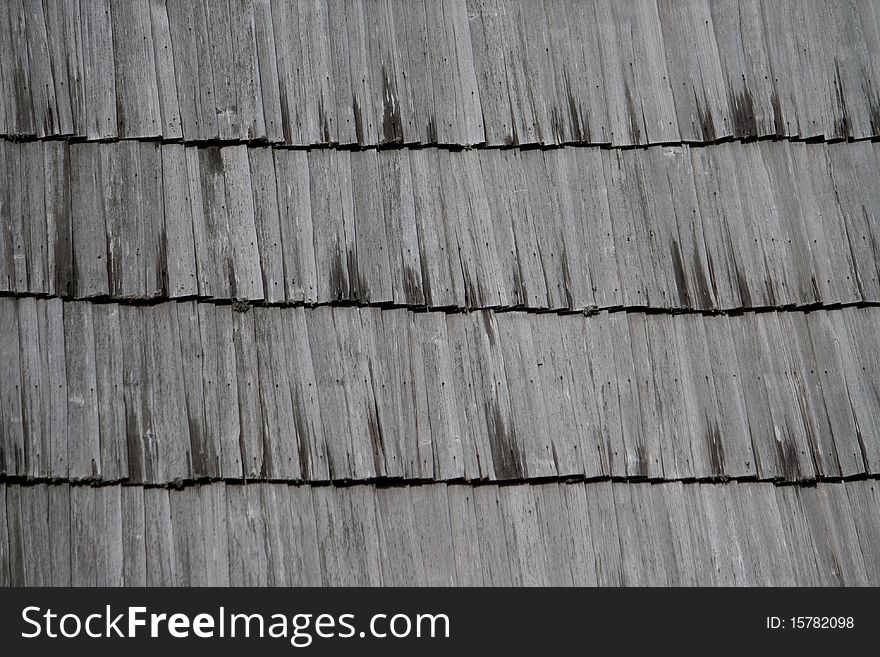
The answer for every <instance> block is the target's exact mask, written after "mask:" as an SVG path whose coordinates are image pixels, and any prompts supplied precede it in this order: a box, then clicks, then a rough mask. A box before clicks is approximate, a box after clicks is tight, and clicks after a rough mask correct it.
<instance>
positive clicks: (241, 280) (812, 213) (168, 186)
mask: <svg viewBox="0 0 880 657" xmlns="http://www.w3.org/2000/svg"><path fill="white" fill-rule="evenodd" d="M878 152H880V151H878V149H877V148H875V147H874V146H873V145H872V144H871V143H870V142H867V141H863V142H854V143H852V142H843V143H835V144H803V143H789V142H785V141H782V142H758V143H749V144H739V143H725V144H718V145H712V146H706V147H687V146H683V147H663V146H657V147H651V148H648V149H630V150H605V149H594V148H582V147H565V148H559V149H550V150H546V151H541V150H520V149H515V150H496V149H490V150H482V151H459V152H454V151H448V150H439V149H409V148H404V149H399V150H394V151H378V152H377V151H375V150H366V151H359V152H347V151H338V150H326V149H323V150H322V149H319V150H313V151H309V152H303V151H292V150H282V149H274V148H270V147H267V146H256V147H245V146H225V147H217V146H212V147H185V146H181V145H178V144H165V145H159V144H156V143H148V142H135V141H128V142H121V143H100V144H95V143H85V144H73V145H68V144H67V143H65V142H46V143H39V142H31V143H22V144H18V143H11V142H5V141H0V179H5V180H6V181H7V185H6V186H5V187H2V188H0V221H2V224H0V225H2V229H0V247H2V248H0V292H15V293H30V294H39V295H43V294H49V295H58V296H63V297H73V298H91V297H109V298H111V299H129V298H133V299H146V298H181V297H201V298H215V299H230V298H233V297H234V298H244V299H250V300H266V301H269V302H273V303H275V302H296V303H299V302H305V303H327V302H332V301H355V302H358V303H365V304H395V305H408V306H427V307H429V308H437V307H455V308H470V309H477V308H508V307H526V308H533V309H555V310H559V309H564V310H575V311H579V310H583V309H586V308H590V307H598V308H614V307H621V306H622V307H628V308H634V307H645V308H652V309H699V310H719V309H728V310H729V309H739V308H775V307H789V306H812V305H833V304H849V303H856V302H863V301H869V302H877V301H880V259H878V256H877V248H878V247H877V245H878V244H880V218H878V213H880V186H878V185H877V181H878V180H880V162H878V158H877V154H878Z"/></svg>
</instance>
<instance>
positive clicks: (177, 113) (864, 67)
mask: <svg viewBox="0 0 880 657" xmlns="http://www.w3.org/2000/svg"><path fill="white" fill-rule="evenodd" d="M878 15H880V10H878V8H877V3H876V2H872V0H857V1H856V2H826V1H824V0H806V1H803V2H778V1H777V0H731V1H729V2H712V1H710V0H688V1H687V2H679V1H678V0H631V1H627V2H616V1H612V0H578V1H572V0H544V1H543V2H541V1H540V0H539V1H538V2H535V1H534V0H513V1H510V0H430V1H429V0H425V1H424V2H422V0H415V1H413V2H400V0H332V1H331V2H328V3H324V2H318V3H314V2H306V1H305V0H245V1H237V2H233V3H225V2H222V3H219V4H218V3H216V2H214V1H213V0H150V1H148V0H134V1H127V2H118V3H117V2H110V1H109V0H73V1H72V2H70V1H67V0H64V1H61V0H51V1H47V0H14V1H10V2H6V3H4V6H3V9H2V11H0V85H2V89H3V90H4V93H3V94H2V97H0V134H3V135H16V136H37V137H46V136H65V137H84V138H87V139H103V138H116V137H118V138H145V137H146V138H159V137H161V138H165V139H180V138H183V139H184V140H185V141H205V140H217V139H220V140H241V141H253V140H259V141H268V142H272V143H286V144H290V145H299V146H302V145H316V144H356V145H361V146H364V145H382V144H400V143H406V144H414V143H418V144H428V145H430V144H462V145H474V144H482V143H486V144H490V145H503V144H560V143H609V144H615V145H633V144H656V143H675V142H679V143H680V142H690V141H699V142H706V141H714V140H717V139H723V138H726V137H731V136H733V137H740V138H751V137H762V136H773V135H777V136H788V137H799V138H816V137H823V138H826V139H836V138H842V137H855V138H863V137H868V136H876V135H878V130H880V86H878V85H880V83H878V76H880V48H878V43H880V19H878ZM805 43H808V44H809V48H808V49H804V48H802V46H803V44H805Z"/></svg>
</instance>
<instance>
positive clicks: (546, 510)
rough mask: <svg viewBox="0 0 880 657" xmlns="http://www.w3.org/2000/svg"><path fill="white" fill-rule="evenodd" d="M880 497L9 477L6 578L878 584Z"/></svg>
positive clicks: (841, 492) (865, 493) (3, 504)
mask: <svg viewBox="0 0 880 657" xmlns="http://www.w3.org/2000/svg"><path fill="white" fill-rule="evenodd" d="M68 499H69V500H70V502H69V504H68V503H67V500H68ZM58 500H64V503H63V505H59V503H58ZM878 502H880V484H878V482H877V480H864V481H848V482H845V483H821V484H818V485H817V486H815V487H801V486H781V487H779V486H775V485H773V484H769V483H759V482H739V483H737V482H729V483H726V484H701V483H685V484H682V483H680V482H677V483H663V484H648V483H623V482H613V483H612V482H586V483H542V484H533V485H530V484H517V485H513V486H502V487H498V486H495V485H482V486H476V487H474V486H470V485H467V484H450V485H446V484H422V485H414V486H394V487H376V486H373V485H362V486H351V487H345V488H337V487H333V486H318V487H314V486H289V485H286V484H276V483H250V484H244V485H240V484H225V483H215V484H203V485H193V486H188V487H185V488H183V489H181V490H165V489H143V488H141V487H139V486H119V485H111V486H102V487H99V488H92V487H89V486H70V485H68V484H50V485H46V484H37V485H31V486H21V485H18V484H6V485H3V484H0V521H2V522H3V525H2V527H0V585H5V586H8V585H12V586H21V585H27V586H49V585H62V584H63V585H66V584H67V583H68V581H72V582H73V583H74V584H78V585H95V584H99V585H101V586H123V585H124V586H144V585H147V586H194V585H202V586H205V585H214V586H218V585H219V586H227V585H232V586H267V585H268V586H304V585H305V586H321V585H324V586H359V585H368V584H369V585H377V586H378V585H385V586H425V585H433V586H452V585H458V586H475V585H487V586H499V585H532V586H571V585H580V586H596V585H604V586H608V585H627V586H866V585H872V586H876V585H878V583H880V579H878V578H880V545H878V543H877V541H878V539H880V511H878ZM47 514H48V520H47ZM50 555H52V556H51V558H50ZM54 555H71V556H70V559H69V561H64V562H60V561H59V562H57V563H58V564H59V566H60V569H56V566H55V564H56V561H55V559H54Z"/></svg>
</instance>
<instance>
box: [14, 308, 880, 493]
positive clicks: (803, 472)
mask: <svg viewBox="0 0 880 657" xmlns="http://www.w3.org/2000/svg"><path fill="white" fill-rule="evenodd" d="M0 318H2V321H3V326H4V327H7V328H8V329H9V330H8V332H7V333H6V335H7V339H5V340H4V341H3V345H4V348H3V349H2V350H0V356H2V362H0V367H2V372H3V376H2V377H0V400H2V410H3V418H4V422H3V424H2V427H0V428H2V438H3V440H2V443H0V456H2V458H0V472H2V473H5V474H6V475H7V476H15V477H30V478H46V477H55V478H61V479H71V480H99V481H120V480H127V481H132V482H143V483H150V484H168V483H172V482H175V481H179V480H183V481H190V480H196V479H201V478H205V477H207V478H211V479H218V478H225V479H241V478H246V479H270V480H282V481H312V482H324V481H330V480H334V481H336V480H356V481H362V480H372V479H377V478H383V479H384V478H388V479H406V480H422V479H427V480H433V481H454V480H460V479H464V480H469V481H476V480H485V479H489V480H527V479H533V478H541V477H569V476H584V477H598V476H613V477H626V478H649V479H653V480H662V479H694V478H696V479H713V478H725V477H736V478H741V477H757V478H760V479H768V480H784V481H811V480H815V479H823V478H828V477H831V478H837V477H851V476H856V475H864V474H871V475H873V474H880V422H878V417H880V414H878V409H880V397H878V395H877V385H876V382H877V365H876V362H875V361H876V358H874V357H873V355H874V354H876V353H877V352H878V349H880V329H878V327H880V308H877V307H868V308H859V307H847V308H842V309H836V310H815V311H812V312H802V311H770V312H762V313H753V312H748V313H743V314H738V315H732V316H727V315H717V316H716V315H712V316H703V315H700V314H693V313H690V314H679V315H670V314H664V313H659V314H658V313H649V314H645V313H643V312H639V311H632V312H611V313H609V312H605V311H602V312H599V313H597V314H594V315H591V316H585V315H583V314H556V313H544V314H533V313H526V312H522V311H510V312H495V311H479V312H472V313H442V312H428V313H425V312H421V313H414V312H412V311H410V310H407V309H379V308H369V307H367V308H353V307H333V306H320V307H314V308H308V307H278V306H272V307H245V308H241V307H239V306H232V305H217V306H215V305H213V304H209V303H206V302H194V301H183V302H164V303H159V304H155V305H118V304H115V303H100V304H95V303H92V302H88V301H72V302H63V301H60V300H57V299H53V300H42V299H33V298H23V299H13V298H0ZM59 363H62V364H66V375H65V374H64V369H63V366H62V369H61V371H60V372H59V370H58V368H57V366H58V364H59Z"/></svg>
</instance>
